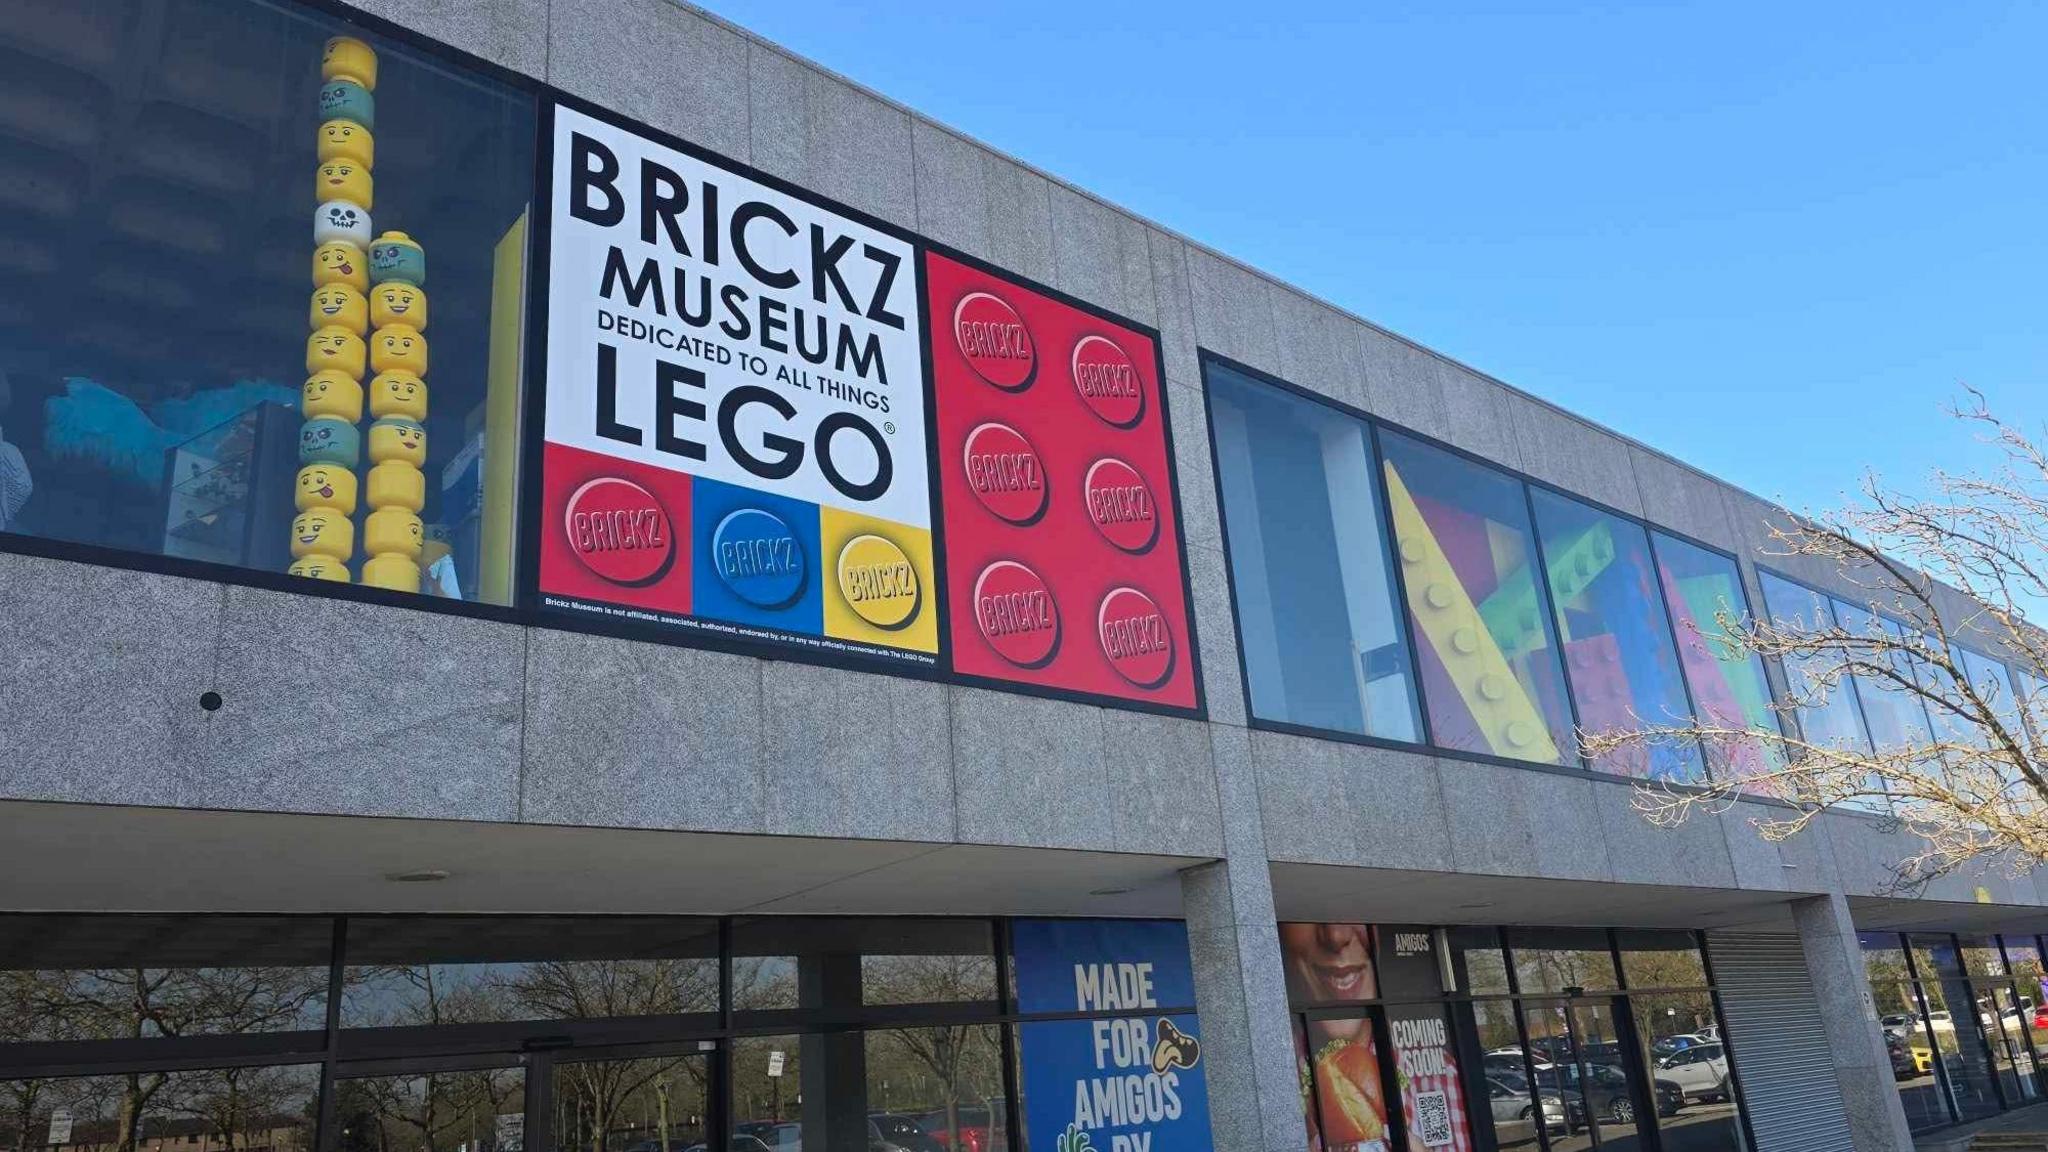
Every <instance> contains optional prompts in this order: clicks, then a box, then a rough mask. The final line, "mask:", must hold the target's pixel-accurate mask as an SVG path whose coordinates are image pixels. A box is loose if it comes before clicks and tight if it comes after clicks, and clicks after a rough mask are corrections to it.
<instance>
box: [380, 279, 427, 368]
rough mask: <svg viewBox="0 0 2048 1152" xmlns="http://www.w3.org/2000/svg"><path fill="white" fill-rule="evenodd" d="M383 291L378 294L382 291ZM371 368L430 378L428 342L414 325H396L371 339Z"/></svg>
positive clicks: (384, 328)
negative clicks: (428, 371) (427, 375)
mask: <svg viewBox="0 0 2048 1152" xmlns="http://www.w3.org/2000/svg"><path fill="white" fill-rule="evenodd" d="M382 290H383V289H382V287H381V286H380V287H379V288H378V291H382ZM370 367H371V368H372V369H374V370H376V371H378V372H410V373H412V374H413V375H414V376H425V375H426V374H427V338H426V337H425V336H423V335H421V334H420V330H419V329H417V328H415V327H413V326H412V325H410V324H392V325H388V326H386V327H383V328H379V329H377V331H376V332H375V333H373V334H372V335H371V336H370Z"/></svg>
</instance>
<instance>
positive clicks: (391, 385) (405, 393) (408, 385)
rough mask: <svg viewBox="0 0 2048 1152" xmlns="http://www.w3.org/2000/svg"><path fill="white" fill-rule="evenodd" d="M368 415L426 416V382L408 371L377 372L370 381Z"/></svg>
mask: <svg viewBox="0 0 2048 1152" xmlns="http://www.w3.org/2000/svg"><path fill="white" fill-rule="evenodd" d="M370 415H372V416H403V417H405V418H406V419H408V420H425V419H426V418H427V382H426V381H424V380H422V379H420V378H419V377H417V376H415V375H413V374H412V373H410V372H379V373H378V374H377V378H376V379H374V380H372V381H370Z"/></svg>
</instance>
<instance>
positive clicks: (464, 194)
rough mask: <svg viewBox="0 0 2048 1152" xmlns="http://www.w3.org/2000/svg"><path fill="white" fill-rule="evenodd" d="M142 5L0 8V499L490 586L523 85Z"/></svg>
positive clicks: (155, 542)
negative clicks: (0, 106) (0, 184)
mask: <svg viewBox="0 0 2048 1152" xmlns="http://www.w3.org/2000/svg"><path fill="white" fill-rule="evenodd" d="M157 11H158V15H157V17H156V18H154V19H150V20H144V19H141V18H140V17H139V16H138V14H137V12H136V10H135V9H134V7H133V6H132V5H129V4H125V3H119V2H116V0H76V2H73V3H64V4H47V5H41V4H39V5H28V4H9V5H5V6H0V44H4V49H0V50H4V51H5V52H6V55H5V57H4V63H0V75H4V76H5V77H6V83H5V86H4V87H0V103H4V104H5V105H6V106H7V107H6V111H5V113H0V171H6V172H8V173H9V174H10V177H11V180H10V182H9V184H8V188H9V189H12V192H6V191H0V202H4V203H5V205H6V207H7V211H5V212H0V251H4V252H6V253H8V254H9V255H8V258H7V259H5V260H0V529H4V530H6V531H9V532H17V533H27V534H31V535H37V536H44V537H49V538H55V539H62V540H70V541H77V542H81V543H86V544H95V545H104V546H108V547H114V548H122V549H128V550H132V551H137V552H145V553H155V554H162V555H165V556H173V557H180V558H186V559H192V560H202V561H210V562H214V563H222V564H232V565H239V566H244V567H252V568H259V569H263V570H266V571H271V572H284V571H285V570H286V569H287V568H288V567H295V569H296V570H297V571H298V572H299V573H300V574H301V575H304V576H306V577H307V578H309V579H318V580H351V579H352V580H356V581H359V582H362V583H375V584H379V585H381V586H384V587H387V588H398V589H402V590H417V591H420V592H422V593H424V594H430V595H435V596H446V597H455V598H461V599H470V600H475V599H482V600H490V601H495V602H499V603H506V602H509V599H510V596H511V559H512V554H513V541H512V533H513V515H514V509H515V505H516V501H515V499H514V492H513V469H514V466H515V463H516V457H517V455H518V453H517V450H516V445H515V444H514V442H513V438H514V437H515V435H516V425H517V417H518V410H519V397H518V393H519V383H520V359H519V357H520V350H521V339H520V329H521V325H522V324H523V304H524V301H523V299H522V286H523V281H524V272H525V260H526V240H525V238H526V228H527V208H528V202H529V200H530V198H531V196H532V190H533V187H534V156H533V142H534V124H535V115H534V107H533V101H532V99H531V98H530V97H528V96H525V95H521V94H517V93H515V92H512V91H510V90H508V89H506V88H503V87H501V86H499V85H497V84H495V83H492V82H490V81H487V80H484V79H481V78H479V77H477V76H474V75H469V74H464V73H458V72H456V71H454V70H451V69H449V68H447V67H445V66H443V65H441V64H439V63H438V62H436V61H434V60H432V59H430V58H429V57H427V56H425V55H423V54H420V53H418V52H415V51H413V50H411V49H409V48H406V47H403V46H401V45H399V44H396V43H394V42H390V41H386V40H383V39H381V38H379V37H376V36H373V35H371V34H369V33H367V32H365V31H363V30H361V29H355V28H351V27H350V26H348V25H346V24H344V23H343V22H341V21H338V20H334V19H332V18H329V17H326V16H317V15H313V14H311V13H309V12H305V11H303V10H300V9H297V8H287V7H283V6H274V5H270V4H262V3H252V2H249V0H176V2H175V3H172V4H169V5H166V6H164V7H162V8H160V9H158V10H157ZM335 37H346V38H347V39H345V40H343V41H342V42H340V43H339V44H338V45H336V46H334V47H330V45H331V44H335V41H334V39H333V38H335ZM323 244H324V245H326V246H325V247H321V245H323ZM387 252H388V253H392V254H393V255H391V256H390V258H388V259H385V258H382V257H383V256H384V254H385V253H387ZM429 270H430V271H431V275H430V276H429V274H428V273H429ZM429 301H431V317H432V322H431V323H428V316H429V314H430V312H429V306H428V305H429ZM430 344H431V357H429V355H428V346H429V345H430ZM430 400H431V403H429V401H430ZM373 511H376V512H381V513H383V515H381V516H377V517H373V516H372V515H371V514H372V512H373ZM366 566H367V567H366Z"/></svg>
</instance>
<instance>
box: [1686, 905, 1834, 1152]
mask: <svg viewBox="0 0 2048 1152" xmlns="http://www.w3.org/2000/svg"><path fill="white" fill-rule="evenodd" d="M1707 954H1708V957H1709V959H1711V960H1712V961H1713V965H1714V983H1715V986H1716V987H1718V988H1719V989H1720V992H1721V1013H1722V1017H1723V1020H1724V1023H1725V1024H1726V1026H1727V1029H1728V1035H1727V1036H1726V1037H1725V1039H1726V1040H1727V1042H1728V1047H1729V1051H1730V1052H1731V1053H1732V1054H1733V1056H1734V1058H1735V1070H1736V1076H1737V1078H1738V1080H1739V1082H1740V1084H1741V1087H1742V1099H1743V1104H1744V1105H1745V1106H1746V1107H1747V1109H1748V1113H1749V1127H1750V1131H1751V1132H1752V1133H1754V1134H1755V1136H1756V1143H1757V1148H1756V1152H1793V1150H1795V1149H1797V1150H1798V1152H1853V1146H1852V1143H1851V1141H1850V1136H1849V1118H1848V1116H1847V1115H1846V1114H1844V1112H1843V1110H1842V1089H1841V1086H1840V1085H1839V1084H1837V1083H1836V1081H1835V1062H1834V1060H1833V1058H1832V1055H1831V1053H1830V1052H1829V1049H1828V1041H1827V1034H1826V1032H1825V1031H1824V1029H1823V1028H1822V1026H1821V1018H1820V1004H1819V1003H1818V1001H1816V1000H1815V998H1814V994H1813V980H1812V978H1811V977H1809V976H1808V975H1807V973H1806V954H1805V953H1804V952H1802V951H1800V948H1799V937H1797V936H1795V935H1793V934H1792V933H1789V932H1709V933H1707Z"/></svg>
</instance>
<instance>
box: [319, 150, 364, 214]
mask: <svg viewBox="0 0 2048 1152" xmlns="http://www.w3.org/2000/svg"><path fill="white" fill-rule="evenodd" d="M375 187H376V186H375V182H374V181H372V180H371V179H370V169H369V168H368V167H366V166H365V165H362V164H358V163H356V162H355V161H353V160H329V161H327V162H326V163H324V164H322V165H320V168H319V170H318V171H317V172H315V173H314V174H313V202H314V203H315V204H325V203H327V202H328V201H329V200H346V201H348V202H349V203H351V204H353V205H355V206H356V207H358V208H361V209H363V210H364V211H366V212H367V211H369V210H370V209H372V208H375V207H376V206H377V205H376V203H375V200H376V196H375Z"/></svg>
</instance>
